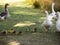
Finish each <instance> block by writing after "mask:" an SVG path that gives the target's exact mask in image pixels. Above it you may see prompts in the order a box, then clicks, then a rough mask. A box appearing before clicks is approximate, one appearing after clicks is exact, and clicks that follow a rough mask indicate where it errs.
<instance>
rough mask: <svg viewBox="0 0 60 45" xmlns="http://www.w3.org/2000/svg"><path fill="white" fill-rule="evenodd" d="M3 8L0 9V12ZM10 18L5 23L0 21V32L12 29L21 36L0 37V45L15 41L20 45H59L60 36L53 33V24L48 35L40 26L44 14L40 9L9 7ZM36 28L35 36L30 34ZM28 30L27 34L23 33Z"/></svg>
mask: <svg viewBox="0 0 60 45" xmlns="http://www.w3.org/2000/svg"><path fill="white" fill-rule="evenodd" d="M2 11H3V8H1V7H0V12H2ZM9 12H10V17H9V19H7V21H0V31H5V30H10V29H14V30H15V31H16V32H19V31H22V32H23V34H22V35H7V36H3V35H2V36H0V45H9V44H8V43H9V42H12V41H13V42H14V41H17V42H18V43H21V45H59V42H60V36H59V34H58V33H55V32H54V31H55V23H54V25H53V27H52V28H51V30H50V31H49V32H48V33H45V32H44V30H43V28H42V27H41V24H42V22H43V20H44V19H45V13H43V12H42V11H41V10H40V9H33V8H27V7H25V8H21V7H13V6H12V7H9ZM33 28H37V32H36V33H35V34H33V33H31V31H32V30H33ZM27 29H28V30H29V33H27V32H25V31H26V30H27Z"/></svg>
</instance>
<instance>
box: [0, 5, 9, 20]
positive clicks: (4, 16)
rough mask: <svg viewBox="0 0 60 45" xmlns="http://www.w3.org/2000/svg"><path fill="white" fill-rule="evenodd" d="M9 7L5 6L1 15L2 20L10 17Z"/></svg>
mask: <svg viewBox="0 0 60 45" xmlns="http://www.w3.org/2000/svg"><path fill="white" fill-rule="evenodd" d="M8 5H9V4H5V8H4V12H2V13H0V18H1V19H2V20H6V19H7V17H9V11H8Z"/></svg>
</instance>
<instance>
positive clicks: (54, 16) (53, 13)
mask: <svg viewBox="0 0 60 45" xmlns="http://www.w3.org/2000/svg"><path fill="white" fill-rule="evenodd" d="M54 5H55V3H54V2H53V3H52V13H50V15H51V16H53V19H55V20H57V15H56V12H55V10H54Z"/></svg>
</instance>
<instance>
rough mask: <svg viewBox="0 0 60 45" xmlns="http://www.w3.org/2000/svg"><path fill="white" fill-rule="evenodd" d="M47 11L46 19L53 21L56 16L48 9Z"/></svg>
mask: <svg viewBox="0 0 60 45" xmlns="http://www.w3.org/2000/svg"><path fill="white" fill-rule="evenodd" d="M45 13H46V19H47V20H49V21H53V18H54V16H52V15H51V14H49V13H48V11H47V10H46V11H45Z"/></svg>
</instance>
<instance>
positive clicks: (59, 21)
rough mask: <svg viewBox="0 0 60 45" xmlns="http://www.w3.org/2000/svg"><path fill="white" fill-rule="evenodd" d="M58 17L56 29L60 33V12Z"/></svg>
mask: <svg viewBox="0 0 60 45" xmlns="http://www.w3.org/2000/svg"><path fill="white" fill-rule="evenodd" d="M57 15H58V19H57V21H56V28H57V31H58V32H60V12H57Z"/></svg>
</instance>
